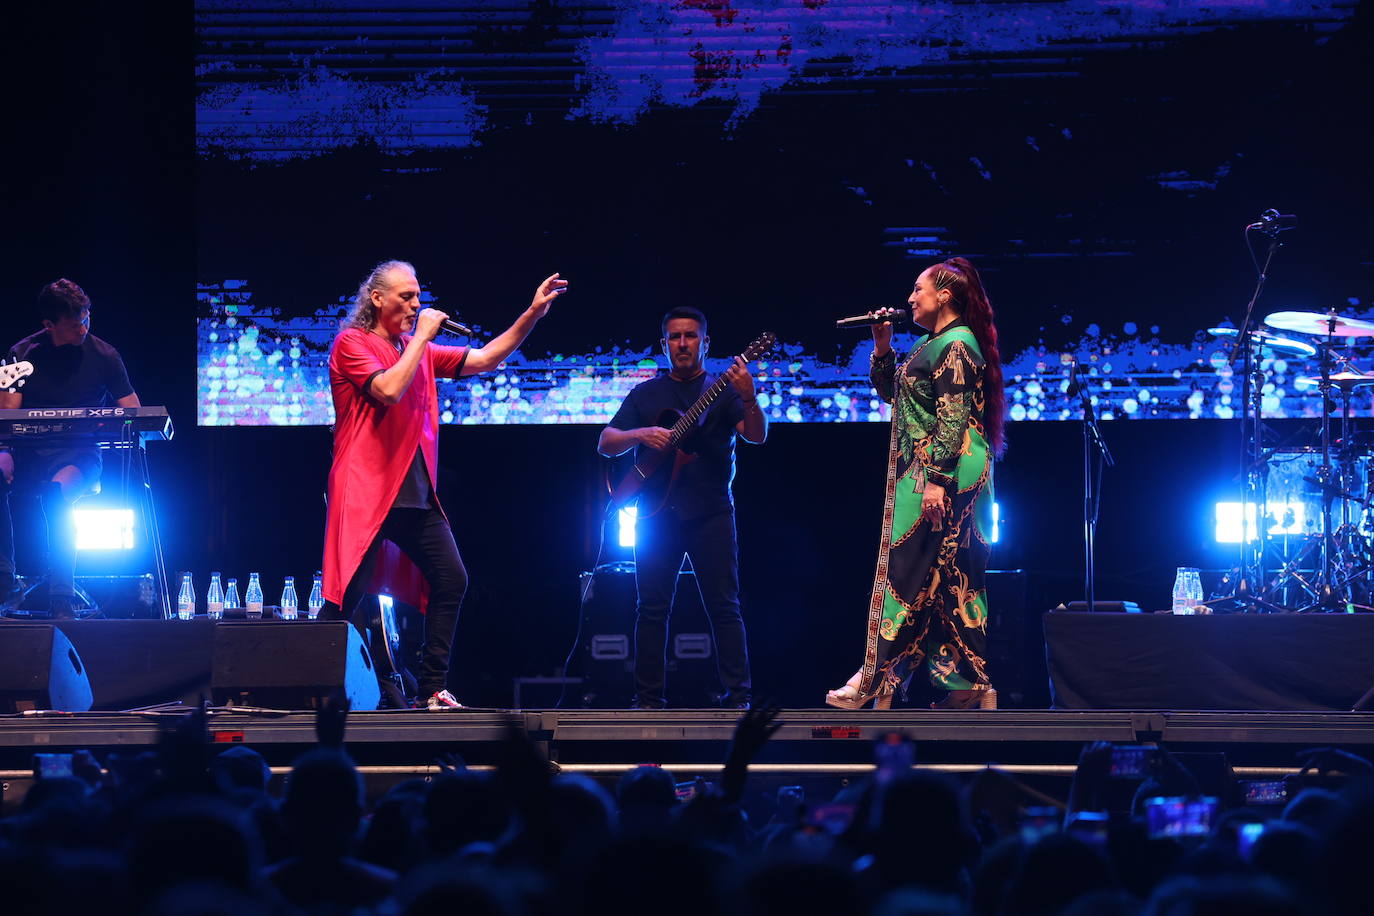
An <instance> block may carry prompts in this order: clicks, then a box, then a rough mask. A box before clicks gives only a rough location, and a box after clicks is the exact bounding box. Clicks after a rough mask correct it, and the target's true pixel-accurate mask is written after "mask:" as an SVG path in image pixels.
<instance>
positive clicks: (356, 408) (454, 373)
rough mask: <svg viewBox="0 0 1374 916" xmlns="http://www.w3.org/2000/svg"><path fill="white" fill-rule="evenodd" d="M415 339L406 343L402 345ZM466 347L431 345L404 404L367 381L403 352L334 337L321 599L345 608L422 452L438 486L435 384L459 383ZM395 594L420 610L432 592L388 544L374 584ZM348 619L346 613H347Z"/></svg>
mask: <svg viewBox="0 0 1374 916" xmlns="http://www.w3.org/2000/svg"><path fill="white" fill-rule="evenodd" d="M409 341H410V338H409V337H403V338H402V339H401V343H402V346H404V345H406V344H407V343H408V342H409ZM467 355H468V348H467V347H443V346H439V345H437V344H433V343H431V344H429V345H428V346H426V347H425V351H424V354H423V355H422V356H421V358H420V365H419V367H418V368H417V369H416V370H415V378H414V379H413V380H412V381H411V383H410V387H409V388H407V389H406V392H405V394H403V395H402V396H401V400H400V401H399V402H398V403H396V404H393V405H387V404H383V403H382V402H381V401H378V400H377V399H376V398H374V397H372V396H371V395H369V394H367V393H366V387H367V383H368V381H369V380H370V379H371V378H372V376H374V375H376V374H377V373H378V372H382V371H385V370H386V369H390V368H391V367H392V366H394V365H396V363H397V361H398V360H400V358H401V354H400V353H398V352H397V351H396V348H395V347H393V346H392V345H391V343H389V342H388V341H387V340H386V339H385V338H383V337H381V336H380V335H378V334H373V333H371V332H369V331H364V330H361V329H359V328H348V329H347V330H345V331H343V332H342V333H341V334H339V336H338V337H336V338H335V339H334V347H333V350H332V351H331V352H330V355H329V386H330V389H331V392H332V394H333V396H334V463H333V464H332V465H331V466H330V469H329V518H328V522H327V523H326V527H325V539H324V566H323V571H324V599H325V600H326V601H332V602H334V603H335V604H341V603H342V602H343V597H344V591H345V590H346V589H347V588H348V583H349V580H351V579H352V578H353V574H354V573H355V572H356V571H357V569H358V567H359V566H360V565H361V564H362V561H363V555H364V554H366V553H367V548H368V547H369V546H370V545H371V544H372V541H373V539H375V538H376V537H377V532H378V531H380V530H381V527H382V521H383V520H384V519H385V518H386V514H387V512H388V511H390V509H391V504H392V503H393V502H395V501H396V494H397V493H398V492H400V489H401V482H402V481H403V480H404V478H405V475H406V472H407V471H408V470H409V468H410V463H411V461H412V460H413V459H414V457H415V449H416V448H417V447H418V448H419V449H420V451H421V454H423V455H424V459H425V469H426V470H427V471H429V483H430V486H431V487H434V488H435V490H434V492H435V494H436V495H435V500H436V505H437V500H438V495H437V494H438V487H437V479H436V476H435V474H436V471H437V469H438V467H439V462H438V457H439V398H438V394H437V392H436V391H435V387H434V379H435V378H436V377H440V378H457V377H458V375H459V374H460V373H461V372H462V369H463V363H464V362H465V361H466V360H467ZM379 580H381V581H385V582H386V584H387V585H388V586H389V588H390V592H391V594H393V595H395V596H396V597H397V598H400V599H401V600H403V601H407V602H408V603H412V604H416V605H422V604H423V599H424V596H426V595H427V594H428V592H429V588H428V585H427V584H426V583H425V582H424V580H423V577H422V576H420V573H419V570H418V569H416V568H415V566H414V564H412V563H411V562H410V561H409V560H408V559H407V558H406V557H405V556H404V555H403V554H402V553H401V552H400V551H399V550H398V549H397V548H396V546H395V545H394V544H391V543H390V542H388V543H387V544H386V545H385V549H384V552H383V555H382V557H381V558H380V562H379V563H378V564H377V575H376V576H375V577H374V579H373V582H374V583H376V582H378V581H379ZM345 613H347V610H345Z"/></svg>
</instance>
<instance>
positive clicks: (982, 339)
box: [936, 258, 1007, 456]
mask: <svg viewBox="0 0 1374 916" xmlns="http://www.w3.org/2000/svg"><path fill="white" fill-rule="evenodd" d="M940 270H944V271H948V273H949V276H950V278H952V280H950V281H949V282H948V283H940V284H939V285H940V286H941V287H942V288H945V289H948V290H949V291H950V293H951V295H953V296H954V301H955V303H956V304H957V305H958V306H959V307H960V310H961V314H962V315H963V319H964V322H965V323H966V324H968V326H969V330H971V331H973V336H974V337H975V338H977V340H978V348H979V349H980V350H982V351H983V362H984V364H985V367H984V369H983V398H984V416H983V425H984V427H986V429H987V433H988V443H989V444H990V445H991V446H992V453H993V455H995V456H998V455H1001V454H1002V452H1003V451H1004V450H1005V449H1006V445H1007V442H1006V423H1007V395H1006V391H1005V390H1004V386H1003V383H1002V352H1001V350H999V349H998V348H997V325H996V324H995V323H994V322H993V316H992V303H991V302H989V301H988V294H987V291H986V290H984V289H983V280H982V278H981V277H979V276H978V269H977V268H976V267H974V266H973V265H972V264H970V263H969V261H968V259H967V258H950V259H949V260H948V261H942V262H941V263H939V264H937V265H936V271H937V272H938V271H940Z"/></svg>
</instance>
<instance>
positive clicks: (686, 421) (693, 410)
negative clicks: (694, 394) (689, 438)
mask: <svg viewBox="0 0 1374 916" xmlns="http://www.w3.org/2000/svg"><path fill="white" fill-rule="evenodd" d="M728 384H730V380H729V379H727V378H726V377H725V376H723V375H722V376H721V377H720V378H718V379H716V380H715V381H714V382H712V383H711V387H710V388H707V389H706V390H705V391H703V392H702V393H701V397H699V398H697V400H696V403H695V404H693V405H692V406H691V407H689V408H687V412H686V413H684V414H683V415H682V416H681V417H680V418H678V421H677V422H676V423H674V424H673V430H672V433H671V435H670V436H669V444H670V445H673V446H676V445H677V444H678V443H679V442H681V441H682V438H683V437H684V436H686V435H687V434H688V433H689V432H691V431H692V427H694V426H696V425H697V420H700V419H701V415H702V414H704V413H706V411H707V410H708V409H709V408H710V406H711V402H713V401H714V400H715V399H716V398H718V397H720V393H721V392H722V391H724V390H725V386H726V385H728Z"/></svg>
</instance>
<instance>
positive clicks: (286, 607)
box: [281, 576, 300, 620]
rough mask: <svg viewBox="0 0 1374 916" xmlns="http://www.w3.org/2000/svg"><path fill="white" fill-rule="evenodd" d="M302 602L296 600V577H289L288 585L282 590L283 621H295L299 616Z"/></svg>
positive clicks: (287, 579) (287, 578)
mask: <svg viewBox="0 0 1374 916" xmlns="http://www.w3.org/2000/svg"><path fill="white" fill-rule="evenodd" d="M299 607H300V601H299V600H298V599H297V598H296V577H295V576H287V577H286V585H285V586H284V587H283V588H282V590H281V619H282V620H295V619H296V617H297V616H298V614H299Z"/></svg>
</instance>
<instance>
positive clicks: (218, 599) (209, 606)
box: [205, 572, 224, 620]
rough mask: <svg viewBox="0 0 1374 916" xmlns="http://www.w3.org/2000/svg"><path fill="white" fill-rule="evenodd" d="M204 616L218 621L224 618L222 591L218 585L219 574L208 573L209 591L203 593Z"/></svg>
mask: <svg viewBox="0 0 1374 916" xmlns="http://www.w3.org/2000/svg"><path fill="white" fill-rule="evenodd" d="M205 616H206V617H209V618H210V619H211V620H219V619H220V618H221V617H223V616H224V589H223V588H221V587H220V584H219V573H217V572H212V573H210V590H209V591H208V592H206V593H205Z"/></svg>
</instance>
